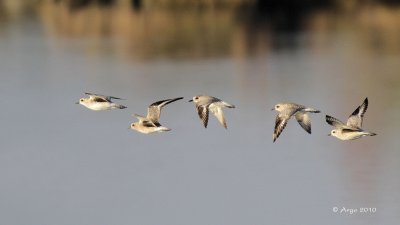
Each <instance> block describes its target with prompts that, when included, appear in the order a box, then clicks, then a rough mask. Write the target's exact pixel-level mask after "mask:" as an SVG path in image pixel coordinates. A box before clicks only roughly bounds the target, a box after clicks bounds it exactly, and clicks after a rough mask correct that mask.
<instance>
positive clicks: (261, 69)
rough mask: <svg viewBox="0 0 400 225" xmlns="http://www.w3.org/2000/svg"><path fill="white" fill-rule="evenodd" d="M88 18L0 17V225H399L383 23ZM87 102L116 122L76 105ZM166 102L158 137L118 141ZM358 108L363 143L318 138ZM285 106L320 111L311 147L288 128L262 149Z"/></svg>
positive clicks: (40, 13)
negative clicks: (196, 100)
mask: <svg viewBox="0 0 400 225" xmlns="http://www.w3.org/2000/svg"><path fill="white" fill-rule="evenodd" d="M98 10H99V9H97V8H96V7H89V8H87V9H82V10H80V11H78V12H70V11H68V10H66V9H64V7H63V6H62V5H61V6H58V5H56V6H54V5H52V4H50V5H46V4H45V6H42V7H39V9H35V10H34V11H33V12H29V13H27V15H25V13H24V14H23V15H17V16H14V17H13V16H8V17H6V18H5V19H4V18H3V19H2V22H1V27H0V74H1V75H0V77H1V82H0V95H1V99H0V103H1V104H0V105H1V111H0V116H1V118H2V119H1V121H2V122H1V129H0V146H1V150H0V224H8V225H28V224H29V225H45V224H49V225H50V224H51V225H54V224H57V225H71V224H74V225H87V224H98V225H102V224H104V225H106V224H114V225H123V224H140V225H159V224H162V225H179V224H181V225H189V224H190V225H221V224H229V225H243V224H325V225H330V224H332V225H333V224H356V225H358V224H360V225H361V224H362V225H368V224H371V225H372V224H386V225H391V224H393V225H394V224H398V222H399V221H400V215H399V213H398V212H399V210H400V194H399V190H400V179H399V178H400V177H399V175H398V171H399V170H400V162H399V160H400V152H399V147H398V146H400V140H399V139H398V136H399V125H400V124H399V119H398V116H399V115H400V102H399V97H400V89H399V88H400V76H399V74H400V63H399V62H400V42H398V40H399V38H400V32H399V27H400V24H399V23H398V21H397V22H396V21H395V20H394V19H393V18H398V16H397V15H398V13H397V12H399V11H398V10H397V11H396V9H384V10H386V11H387V12H386V11H384V12H383V14H381V11H379V10H381V8H378V9H376V10H371V11H367V12H366V13H367V14H368V15H364V14H363V12H359V13H358V14H357V15H353V14H350V15H335V14H331V13H329V12H325V13H324V12H321V13H316V15H314V16H313V17H311V19H310V21H308V23H307V25H305V26H304V27H302V28H301V29H300V30H299V31H295V32H290V33H289V34H284V35H282V36H279V35H278V34H276V33H274V32H273V31H271V30H269V29H267V28H262V29H260V31H254V30H252V29H246V27H247V25H246V24H245V23H238V22H237V21H236V20H235V19H232V18H233V16H230V14H229V13H228V14H224V13H223V12H222V14H221V15H220V14H218V13H209V14H207V12H200V13H199V14H200V15H199V14H196V13H195V14H192V13H188V14H184V15H181V14H178V15H175V14H174V15H171V13H170V14H169V13H168V12H164V11H162V12H158V13H157V12H155V13H151V12H146V13H143V12H141V13H137V12H136V13H135V12H132V11H131V10H130V9H125V8H124V7H114V8H112V9H109V10H104V12H103V11H101V10H100V12H98ZM368 10H369V9H368ZM203 13H206V15H205V16H203ZM364 13H365V12H364ZM369 15H371V16H372V17H373V18H374V20H372V19H371V18H370V17H369ZM219 16H221V17H222V18H221V17H219ZM385 16H386V17H389V18H385ZM119 17H122V18H119ZM171 17H172V19H171ZM104 18H108V19H104ZM209 18H210V19H209ZM218 18H219V19H218ZM385 19H386V20H388V21H392V23H389V24H387V23H386V22H385V21H386V20H385ZM214 20H215V21H216V22H215V23H214ZM130 21H133V22H132V25H131V23H130ZM249 32H250V33H249ZM251 32H254V33H251ZM288 36H289V39H290V40H289V41H288V42H289V43H286V41H283V42H282V43H281V44H279V45H278V46H277V45H276V44H274V42H275V41H276V40H278V42H279V40H280V39H283V40H286V39H287V38H288ZM86 91H88V92H94V93H102V94H109V95H113V96H117V97H122V98H125V99H126V100H121V101H118V102H119V103H121V104H124V105H126V106H128V108H127V109H125V110H112V111H102V112H95V111H90V110H88V109H86V108H84V107H83V106H81V105H76V104H75V102H76V101H78V100H79V98H81V97H83V96H84V94H83V93H84V92H86ZM197 94H208V95H213V96H216V97H219V98H221V99H224V100H226V101H227V102H229V103H232V104H235V105H236V108H235V109H226V110H225V115H226V119H227V122H228V130H225V129H224V128H223V127H222V126H220V124H218V122H217V121H216V119H215V118H214V117H210V121H209V127H208V128H207V129H204V127H203V126H202V124H201V121H200V120H199V118H198V115H197V112H196V111H195V107H194V105H193V104H192V103H189V102H187V101H188V100H189V99H190V98H191V97H192V96H194V95H197ZM179 96H182V97H185V99H184V100H181V101H177V102H174V103H173V104H171V105H169V106H168V107H166V108H164V110H163V113H162V117H161V122H162V124H163V125H165V126H167V127H169V128H171V129H172V131H170V132H166V133H161V134H154V135H143V134H140V133H137V132H134V131H132V130H129V129H127V128H128V127H129V124H130V123H131V122H133V121H134V120H135V118H134V117H132V116H131V115H132V114H133V113H137V114H142V115H143V114H145V113H146V108H147V106H148V105H149V104H150V103H152V102H154V101H157V100H161V99H165V98H171V97H179ZM365 97H368V98H369V103H370V104H369V108H368V111H367V113H366V115H365V120H364V124H363V126H364V128H365V129H366V130H369V131H372V132H375V133H377V134H378V135H377V136H374V137H365V138H362V139H359V140H355V141H349V142H343V141H339V140H337V139H334V138H332V137H328V136H327V134H328V133H329V132H330V129H331V127H330V126H329V125H328V124H327V123H326V122H325V114H329V115H332V116H335V117H337V118H339V119H341V120H346V119H347V117H348V116H349V114H350V113H352V112H353V110H354V109H355V108H356V107H357V106H358V105H360V104H361V103H362V101H363V100H364V98H365ZM286 101H289V102H297V103H300V104H305V105H307V106H310V107H314V108H317V109H320V110H321V113H320V114H312V115H311V120H312V131H313V133H312V135H309V134H307V133H306V132H304V130H302V128H301V127H300V126H299V125H298V124H297V122H296V121H295V120H294V121H289V123H288V125H287V127H286V128H285V130H284V131H283V133H282V134H281V136H280V137H279V138H278V140H277V141H276V143H272V132H273V127H274V121H275V115H276V113H275V112H273V111H271V110H270V109H271V108H272V107H273V106H274V104H276V103H278V102H286ZM334 207H338V210H339V212H336V213H335V212H333V209H334ZM343 207H344V208H346V209H358V210H360V207H362V208H373V209H372V210H374V212H364V213H362V212H355V213H353V214H350V212H349V211H348V212H342V213H340V212H341V211H342V210H343ZM375 208H376V212H375Z"/></svg>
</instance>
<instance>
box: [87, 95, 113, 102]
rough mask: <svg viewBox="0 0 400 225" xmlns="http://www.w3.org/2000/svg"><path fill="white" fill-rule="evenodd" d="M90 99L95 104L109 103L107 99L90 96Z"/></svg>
mask: <svg viewBox="0 0 400 225" xmlns="http://www.w3.org/2000/svg"><path fill="white" fill-rule="evenodd" d="M90 98H91V99H92V100H93V101H95V102H110V101H109V100H108V99H107V98H104V97H101V96H94V95H91V96H90Z"/></svg>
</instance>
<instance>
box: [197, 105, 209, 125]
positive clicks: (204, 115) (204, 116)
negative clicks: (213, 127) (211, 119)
mask: <svg viewBox="0 0 400 225" xmlns="http://www.w3.org/2000/svg"><path fill="white" fill-rule="evenodd" d="M197 113H198V114H199V117H200V119H201V120H202V121H203V124H204V127H205V128H207V124H208V107H207V106H197Z"/></svg>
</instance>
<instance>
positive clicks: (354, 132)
mask: <svg viewBox="0 0 400 225" xmlns="http://www.w3.org/2000/svg"><path fill="white" fill-rule="evenodd" d="M367 108H368V98H365V100H364V102H363V103H362V105H360V106H358V107H357V109H356V110H355V111H354V112H353V113H352V114H351V115H350V116H349V118H348V119H347V123H346V124H344V123H343V122H342V121H340V120H338V119H336V118H334V117H332V116H329V115H326V122H327V123H328V124H329V125H331V126H333V127H334V129H333V130H332V131H331V133H330V134H328V135H329V136H334V137H336V138H338V139H340V140H344V141H347V140H354V139H358V138H360V137H364V136H375V135H376V134H375V133H371V132H368V131H365V130H363V129H362V128H361V127H362V123H363V118H364V114H365V112H366V111H367Z"/></svg>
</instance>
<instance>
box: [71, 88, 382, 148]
mask: <svg viewBox="0 0 400 225" xmlns="http://www.w3.org/2000/svg"><path fill="white" fill-rule="evenodd" d="M85 94H86V95H88V96H89V97H88V98H81V99H80V100H79V102H77V103H76V104H81V105H83V106H85V107H86V108H89V109H91V110H95V111H98V110H109V109H125V108H126V106H123V105H119V104H116V103H114V102H113V101H112V99H121V98H117V97H113V96H105V95H98V94H92V93H85ZM181 99H183V97H179V98H173V99H165V100H161V101H157V102H154V103H152V104H150V105H149V107H148V108H147V115H146V117H144V116H141V115H138V114H134V116H135V117H136V118H137V119H138V121H137V122H134V123H132V124H131V125H130V128H131V129H132V130H136V131H138V132H141V133H144V134H150V133H155V132H164V131H170V130H171V129H169V128H167V127H164V126H162V125H161V124H160V122H159V119H160V115H161V109H162V108H163V107H164V106H166V105H168V104H170V103H172V102H175V101H178V100H181ZM189 102H194V103H195V105H196V109H197V113H198V115H199V117H200V119H201V121H202V122H203V125H204V127H205V128H207V124H208V117H209V112H212V113H213V114H214V116H215V117H216V118H217V119H218V121H219V123H220V124H221V125H222V126H224V128H225V129H227V128H228V127H227V124H226V121H225V116H224V113H223V111H222V108H235V106H234V105H232V104H229V103H227V102H225V101H222V100H221V99H218V98H216V97H212V96H207V95H197V96H194V97H193V98H192V99H191V100H189ZM367 108H368V98H365V100H364V102H363V103H362V104H361V105H360V106H358V107H357V109H356V110H355V111H354V112H353V113H352V114H351V115H350V116H349V118H348V119H347V122H346V123H343V122H342V121H340V120H338V119H336V118H334V117H332V116H329V115H326V122H327V123H328V124H329V125H331V126H333V128H334V129H333V130H332V131H331V132H330V134H329V135H330V136H333V137H336V138H338V139H340V140H354V139H358V138H361V137H364V136H375V135H376V134H375V133H372V132H368V131H365V130H363V129H362V122H363V118H364V114H365V112H366V111H367ZM272 110H276V111H277V112H278V115H277V116H276V120H275V129H274V134H273V142H275V141H276V139H277V138H278V137H279V135H280V134H281V133H282V131H283V129H284V128H285V127H286V124H287V123H288V121H289V119H290V118H292V117H295V118H296V120H297V122H298V123H299V124H300V126H301V127H302V128H303V129H304V130H305V131H307V132H308V133H309V134H311V120H310V116H309V113H319V112H320V111H319V110H316V109H313V108H310V107H306V106H303V105H299V104H296V103H279V104H276V105H275V107H274V108H273V109H272Z"/></svg>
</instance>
